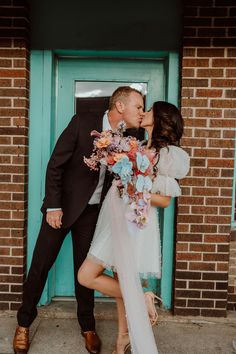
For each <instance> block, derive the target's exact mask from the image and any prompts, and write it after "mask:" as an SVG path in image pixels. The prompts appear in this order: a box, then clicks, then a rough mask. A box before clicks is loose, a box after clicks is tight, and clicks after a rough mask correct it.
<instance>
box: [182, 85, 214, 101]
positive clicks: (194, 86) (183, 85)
mask: <svg viewBox="0 0 236 354" xmlns="http://www.w3.org/2000/svg"><path fill="white" fill-rule="evenodd" d="M182 87H208V79H183V80H182ZM193 106H195V105H194V104H193Z"/></svg>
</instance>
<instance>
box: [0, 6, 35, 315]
mask: <svg viewBox="0 0 236 354" xmlns="http://www.w3.org/2000/svg"><path fill="white" fill-rule="evenodd" d="M28 33H29V21H28V9H27V5H26V1H22V0H0V132H1V134H0V309H1V310H8V309H13V310H14V309H16V308H17V307H18V306H19V303H20V301H21V294H22V284H23V279H24V275H25V264H26V212H27V160H28V156H27V155H28V106H29V52H28Z"/></svg>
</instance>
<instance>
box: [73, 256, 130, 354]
mask: <svg viewBox="0 0 236 354" xmlns="http://www.w3.org/2000/svg"><path fill="white" fill-rule="evenodd" d="M103 272H104V267H103V266H101V265H99V264H97V263H95V262H93V261H92V260H90V259H88V258H86V259H85V261H84V262H83V264H82V266H81V267H80V269H79V271H78V281H79V283H80V284H81V285H83V286H86V287H87V288H90V289H95V290H98V291H100V292H101V293H103V294H106V295H108V296H111V297H115V299H116V304H117V312H118V337H117V342H116V351H115V352H113V353H114V354H119V353H124V351H125V348H126V347H127V346H128V345H129V335H128V326H127V321H126V314H125V307H124V302H123V299H122V294H121V291H120V285H119V281H118V276H117V274H116V273H114V278H112V277H110V276H108V275H105V274H103Z"/></svg>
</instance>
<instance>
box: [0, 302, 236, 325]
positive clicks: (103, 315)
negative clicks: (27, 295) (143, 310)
mask: <svg viewBox="0 0 236 354" xmlns="http://www.w3.org/2000/svg"><path fill="white" fill-rule="evenodd" d="M158 313H159V321H160V322H179V323H212V324H214V323H228V324H236V311H228V316H227V317H202V316H173V314H172V313H171V312H170V311H165V310H163V309H158ZM38 315H39V316H38V317H39V318H42V319H43V318H51V319H76V318H77V316H76V301H74V300H71V301H52V302H51V304H50V305H46V306H41V307H39V308H38ZM15 316H16V311H0V318H6V317H8V318H9V317H15ZM95 317H96V319H97V320H116V319H117V313H116V304H115V303H114V302H113V301H111V300H105V301H102V302H96V303H95Z"/></svg>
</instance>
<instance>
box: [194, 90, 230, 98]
mask: <svg viewBox="0 0 236 354" xmlns="http://www.w3.org/2000/svg"><path fill="white" fill-rule="evenodd" d="M222 94H223V91H222V90H206V89H199V90H197V91H196V96H197V97H222Z"/></svg>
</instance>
